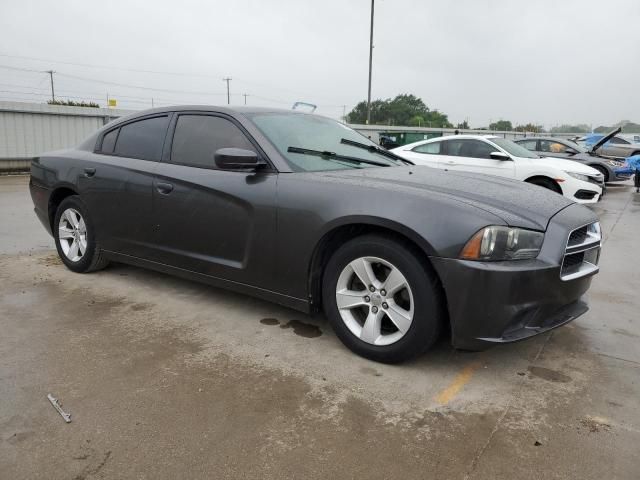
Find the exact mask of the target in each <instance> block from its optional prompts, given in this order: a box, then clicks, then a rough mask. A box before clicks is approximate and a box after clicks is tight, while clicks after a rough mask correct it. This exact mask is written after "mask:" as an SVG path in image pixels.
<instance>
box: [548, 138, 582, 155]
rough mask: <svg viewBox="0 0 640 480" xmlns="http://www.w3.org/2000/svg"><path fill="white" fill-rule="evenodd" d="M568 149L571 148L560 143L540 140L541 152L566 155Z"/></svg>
mask: <svg viewBox="0 0 640 480" xmlns="http://www.w3.org/2000/svg"><path fill="white" fill-rule="evenodd" d="M568 148H571V147H568V146H567V145H565V144H563V143H560V142H554V141H552V140H540V151H541V152H548V153H566V152H567V149H568ZM573 150H575V149H573Z"/></svg>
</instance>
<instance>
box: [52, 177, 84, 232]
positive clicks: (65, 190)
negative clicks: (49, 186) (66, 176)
mask: <svg viewBox="0 0 640 480" xmlns="http://www.w3.org/2000/svg"><path fill="white" fill-rule="evenodd" d="M71 195H78V192H77V191H76V190H75V188H74V187H72V186H71V185H68V184H63V185H59V186H57V187H56V188H54V189H53V190H52V192H51V195H49V204H48V207H47V215H48V218H49V224H50V225H51V231H53V230H54V225H53V223H54V221H55V218H56V212H57V211H58V206H59V205H60V204H61V203H62V201H63V200H64V199H65V198H67V197H70V196H71Z"/></svg>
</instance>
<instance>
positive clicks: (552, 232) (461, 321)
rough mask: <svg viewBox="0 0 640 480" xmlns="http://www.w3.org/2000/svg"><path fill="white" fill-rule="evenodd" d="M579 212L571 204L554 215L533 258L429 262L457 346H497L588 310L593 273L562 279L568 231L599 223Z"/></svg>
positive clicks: (568, 319)
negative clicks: (444, 298) (443, 297)
mask: <svg viewBox="0 0 640 480" xmlns="http://www.w3.org/2000/svg"><path fill="white" fill-rule="evenodd" d="M583 210H586V209H584V207H580V206H578V205H572V206H569V207H567V208H566V209H565V210H563V211H561V212H560V213H559V214H557V215H556V217H554V219H553V220H552V222H551V223H550V225H549V227H548V229H547V232H546V234H545V241H544V244H543V246H542V250H541V252H540V255H539V256H538V258H536V259H533V260H524V261H508V262H475V261H468V260H459V259H452V258H441V257H432V258H431V261H432V264H433V266H434V268H435V269H436V271H437V273H438V275H439V277H440V280H441V282H442V286H443V287H444V290H445V293H446V295H447V303H448V310H449V319H450V322H451V331H452V343H453V345H454V346H455V347H457V348H463V349H469V350H482V349H484V348H486V347H488V346H490V345H491V344H495V343H506V342H515V341H518V340H523V339H525V338H529V337H531V336H533V335H537V334H540V333H543V332H546V331H548V330H551V329H553V328H556V327H559V326H561V325H564V324H566V323H568V322H570V321H572V320H574V319H575V318H577V317H579V316H580V315H582V314H583V313H585V312H586V311H587V310H588V306H587V303H586V301H585V298H584V295H585V293H586V292H587V290H588V289H589V286H590V285H591V279H592V277H593V275H594V274H595V273H597V269H596V270H594V271H591V272H590V273H589V274H587V275H584V276H581V277H579V278H574V279H572V280H566V279H564V280H563V279H562V278H561V264H562V262H563V257H564V252H565V247H566V245H567V239H568V236H569V232H571V231H572V230H573V229H575V228H577V227H579V226H581V225H585V224H587V223H591V222H593V221H597V219H596V218H594V217H593V216H592V215H593V214H592V213H587V212H583ZM574 214H577V217H578V218H576V215H574ZM568 225H569V226H568Z"/></svg>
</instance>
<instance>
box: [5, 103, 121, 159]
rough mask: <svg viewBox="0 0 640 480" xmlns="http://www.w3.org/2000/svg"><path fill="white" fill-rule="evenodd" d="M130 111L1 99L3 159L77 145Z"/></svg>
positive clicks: (29, 155) (23, 156) (31, 155)
mask: <svg viewBox="0 0 640 480" xmlns="http://www.w3.org/2000/svg"><path fill="white" fill-rule="evenodd" d="M128 113H130V112H129V111H125V110H111V109H106V108H86V107H64V106H59V105H45V104H34V103H22V102H0V160H2V159H19V158H28V157H33V156H36V155H39V154H41V153H43V152H46V151H49V150H56V149H60V148H67V147H72V146H74V145H77V144H78V143H80V142H81V141H82V140H84V139H85V138H87V137H88V136H89V135H90V134H91V133H93V132H95V131H96V130H97V129H99V128H100V127H102V126H103V125H104V124H105V123H107V122H109V121H111V120H113V119H114V118H117V117H119V116H122V115H126V114H128Z"/></svg>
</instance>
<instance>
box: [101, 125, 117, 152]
mask: <svg viewBox="0 0 640 480" xmlns="http://www.w3.org/2000/svg"><path fill="white" fill-rule="evenodd" d="M119 131H120V129H119V128H116V129H115V130H111V131H110V132H109V133H107V134H106V135H105V136H104V137H103V138H102V146H101V147H100V151H101V152H102V153H113V147H115V146H116V138H118V132H119Z"/></svg>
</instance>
